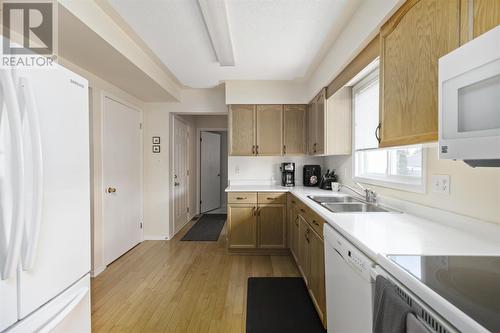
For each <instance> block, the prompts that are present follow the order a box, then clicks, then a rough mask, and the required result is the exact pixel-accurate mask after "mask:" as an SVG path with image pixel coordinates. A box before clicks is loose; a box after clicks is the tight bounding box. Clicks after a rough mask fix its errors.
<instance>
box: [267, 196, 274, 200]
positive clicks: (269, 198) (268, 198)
mask: <svg viewBox="0 0 500 333" xmlns="http://www.w3.org/2000/svg"><path fill="white" fill-rule="evenodd" d="M266 199H267V200H275V199H276V198H271V197H267V198H266Z"/></svg>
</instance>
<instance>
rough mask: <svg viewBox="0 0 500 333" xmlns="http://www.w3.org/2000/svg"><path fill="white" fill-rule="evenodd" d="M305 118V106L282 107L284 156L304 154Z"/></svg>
mask: <svg viewBox="0 0 500 333" xmlns="http://www.w3.org/2000/svg"><path fill="white" fill-rule="evenodd" d="M306 117H307V106H306V105H284V106H283V138H284V140H283V141H284V143H283V153H284V154H285V155H304V154H306V152H307V147H306V141H307V140H306V132H307V128H306V124H307V118H306Z"/></svg>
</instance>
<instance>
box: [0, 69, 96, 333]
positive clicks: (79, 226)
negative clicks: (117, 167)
mask: <svg viewBox="0 0 500 333" xmlns="http://www.w3.org/2000/svg"><path fill="white" fill-rule="evenodd" d="M0 105H1V107H0V270H1V277H0V332H90V329H91V326H90V275H89V271H90V251H91V250H90V228H91V227H90V162H89V161H90V156H89V146H90V144H89V143H90V140H89V101H88V83H87V81H86V80H85V79H84V78H82V77H80V76H78V75H76V74H74V73H73V72H71V71H69V70H67V69H65V68H63V67H62V66H58V67H57V68H56V69H16V70H10V69H0Z"/></svg>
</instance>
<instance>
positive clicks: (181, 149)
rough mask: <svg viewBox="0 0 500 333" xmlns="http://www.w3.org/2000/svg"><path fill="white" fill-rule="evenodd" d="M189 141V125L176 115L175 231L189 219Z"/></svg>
mask: <svg viewBox="0 0 500 333" xmlns="http://www.w3.org/2000/svg"><path fill="white" fill-rule="evenodd" d="M188 142H189V134H188V128H187V125H186V124H185V123H184V122H182V121H181V120H179V119H178V118H177V117H174V179H173V183H174V223H175V232H177V231H179V230H180V228H182V227H183V226H184V224H186V222H187V221H188V218H189V217H188V207H189V204H188V202H189V201H188V200H189V197H188V189H189V184H188V163H189V160H188Z"/></svg>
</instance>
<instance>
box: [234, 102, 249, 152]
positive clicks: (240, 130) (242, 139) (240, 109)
mask: <svg viewBox="0 0 500 333" xmlns="http://www.w3.org/2000/svg"><path fill="white" fill-rule="evenodd" d="M229 130H230V134H229V135H230V139H229V154H230V155H233V156H252V155H254V152H255V105H231V106H230V107H229Z"/></svg>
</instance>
